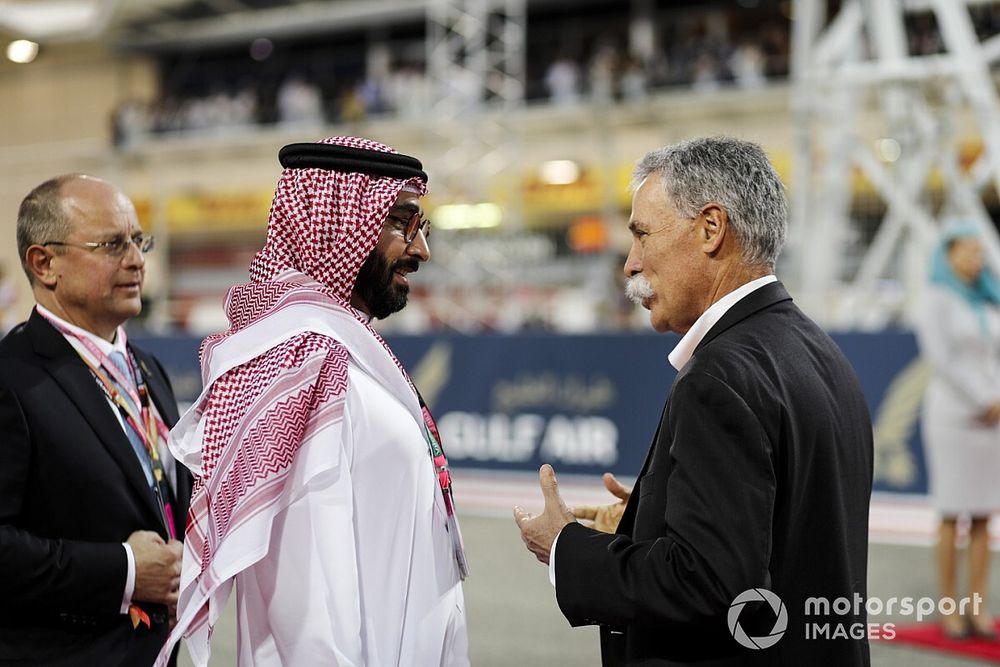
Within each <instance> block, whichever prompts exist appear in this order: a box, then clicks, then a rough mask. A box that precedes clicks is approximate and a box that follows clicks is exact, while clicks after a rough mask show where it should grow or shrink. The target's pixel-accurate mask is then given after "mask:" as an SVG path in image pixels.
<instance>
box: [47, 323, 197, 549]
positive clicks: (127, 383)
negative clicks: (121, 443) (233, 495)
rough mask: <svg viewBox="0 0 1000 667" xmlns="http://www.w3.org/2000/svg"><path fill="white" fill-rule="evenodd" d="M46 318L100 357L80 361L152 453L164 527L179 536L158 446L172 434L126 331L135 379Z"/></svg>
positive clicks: (121, 332)
mask: <svg viewBox="0 0 1000 667" xmlns="http://www.w3.org/2000/svg"><path fill="white" fill-rule="evenodd" d="M39 314H41V313H39ZM46 319H47V320H48V321H49V322H50V323H51V324H52V326H54V327H56V329H58V330H59V331H60V332H61V333H62V334H63V335H65V336H70V337H72V338H73V340H76V341H78V342H79V343H80V344H81V345H83V347H84V348H85V349H86V350H87V352H88V353H90V355H91V356H92V357H93V358H94V359H96V360H97V362H98V364H99V365H97V366H95V365H94V363H93V362H92V361H91V360H90V359H88V358H87V357H86V356H85V355H83V354H81V355H80V360H81V361H83V363H84V364H85V365H86V366H87V368H88V369H89V370H90V373H91V375H93V376H94V379H95V380H97V385H98V386H99V387H100V388H101V390H102V391H103V392H104V395H105V396H106V397H107V399H108V400H109V401H110V402H111V404H112V405H114V406H116V407H117V408H118V409H119V411H120V413H121V416H122V419H123V420H124V421H125V422H126V424H127V427H130V428H131V429H132V430H133V431H134V432H135V433H136V434H137V435H138V437H139V439H140V441H141V442H142V445H143V447H144V448H145V450H146V454H147V455H148V456H149V460H150V468H151V469H152V473H153V492H154V493H155V494H156V496H157V501H158V503H157V504H158V505H159V509H160V511H161V512H162V517H161V518H162V520H163V524H164V528H166V530H167V533H168V535H169V536H170V537H171V538H173V539H176V538H177V527H176V525H175V522H174V520H173V516H172V514H171V509H170V502H169V500H168V498H169V489H168V488H167V486H166V478H165V472H164V470H163V463H162V461H161V460H160V452H159V446H158V444H159V442H160V440H161V439H162V440H164V441H165V440H166V438H167V437H168V430H167V427H166V424H165V423H164V422H163V421H162V420H161V419H157V417H156V414H155V413H154V411H153V408H152V405H151V402H150V397H149V391H148V390H147V388H146V381H145V378H144V377H143V375H142V373H140V372H138V371H137V369H138V366H139V365H138V363H137V362H136V360H135V356H134V355H133V354H132V351H131V350H130V349H129V348H128V340H127V339H126V338H125V331H124V330H122V329H119V330H118V335H120V336H122V343H123V344H124V345H125V349H126V351H127V354H126V355H125V362H126V366H127V367H128V371H129V374H130V375H131V378H126V377H125V376H124V375H123V374H122V372H121V371H120V370H119V369H118V367H117V366H116V365H115V364H114V362H112V361H111V359H110V358H109V357H108V355H106V354H105V353H104V352H103V351H101V349H100V348H98V347H97V345H95V344H94V342H93V341H91V340H88V339H87V338H85V337H83V336H80V335H78V334H77V333H76V332H74V331H71V330H70V329H68V328H66V327H64V326H62V325H61V324H60V323H59V322H56V321H54V320H52V319H50V318H48V317H46ZM122 392H125V393H126V394H127V395H128V398H129V399H130V400H131V403H130V402H129V400H126V399H125V397H123V396H122ZM136 408H138V409H139V413H138V414H137V413H136V411H135V410H136Z"/></svg>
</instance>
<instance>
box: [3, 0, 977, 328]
mask: <svg viewBox="0 0 1000 667" xmlns="http://www.w3.org/2000/svg"><path fill="white" fill-rule="evenodd" d="M792 9H793V8H792V4H791V3H790V2H776V1H773V0H741V1H740V2H709V3H706V2H673V1H669V2H668V1H664V0H632V1H630V2H623V1H622V0H612V1H609V0H580V1H576V2H557V1H553V0H503V1H488V0H469V1H467V0H381V1H377V2H356V1H352V0H339V1H331V2H317V1H312V2H310V1H302V2H281V1H278V0H152V1H144V2H134V1H130V0H90V1H86V0H80V1H78V2H54V1H47V0H37V1H32V2H21V1H18V0H7V1H4V2H0V34H2V35H3V36H5V37H7V38H8V39H6V40H5V44H6V43H11V44H12V46H11V47H10V48H9V49H8V58H7V59H5V60H4V61H3V62H2V63H0V169H3V175H4V178H3V179H2V184H0V188H2V190H0V193H2V195H0V220H2V222H0V228H2V229H8V230H9V231H12V227H13V220H14V214H15V212H16V206H17V203H18V202H19V200H20V198H21V197H22V196H23V194H24V193H26V192H27V191H28V190H29V189H30V188H31V187H32V186H33V185H35V184H37V183H38V182H40V181H41V180H43V179H44V178H46V177H47V176H49V175H52V174H55V173H61V172H67V171H86V172H94V173H100V174H102V175H104V176H107V177H108V178H110V179H111V180H113V181H115V182H117V183H120V184H122V186H123V187H124V188H125V190H126V191H127V192H128V193H129V194H130V195H131V196H132V197H133V199H134V200H135V201H136V203H137V205H138V207H139V209H140V217H141V219H142V221H143V224H144V226H145V227H146V228H147V229H149V230H152V231H153V232H154V233H155V234H156V235H157V237H158V250H157V253H156V255H155V258H154V259H153V260H152V262H151V267H150V282H149V289H148V291H147V292H148V297H149V300H150V307H149V308H148V309H147V313H148V326H149V327H150V328H151V329H153V330H156V331H178V330H180V331H191V332H194V333H206V332H209V331H214V330H217V329H219V328H220V327H221V326H222V325H223V321H222V319H221V307H220V304H221V298H222V295H223V294H224V292H225V290H226V288H227V287H228V286H230V285H231V284H233V283H236V282H241V281H242V280H244V279H245V275H246V274H245V270H246V266H247V263H248V261H249V259H250V257H251V255H252V253H253V252H254V250H255V249H257V248H258V247H259V246H260V244H261V242H262V240H263V235H264V229H265V223H266V218H267V210H268V205H269V200H270V196H271V193H272V189H273V185H274V182H275V180H276V177H277V174H278V172H279V167H278V165H277V160H276V158H275V154H276V149H277V147H279V146H280V145H282V144H284V143H287V142H290V141H304V140H312V139H316V138H319V137H321V136H325V135H329V134H340V133H351V134H359V135H364V136H372V137H375V138H378V139H380V140H382V141H385V142H387V143H389V144H391V145H394V146H396V147H398V148H399V149H400V150H402V151H405V152H408V153H412V154H414V155H417V156H419V157H420V158H421V159H422V160H423V161H424V163H425V164H426V165H427V168H428V171H429V172H430V174H431V199H430V206H429V210H430V212H431V219H432V220H433V221H434V232H435V234H434V253H435V258H436V260H437V261H435V262H433V263H432V265H431V266H429V267H428V268H427V270H425V271H423V272H421V276H420V277H421V278H422V280H421V281H419V288H418V290H417V292H418V293H417V299H416V300H415V304H414V307H411V308H409V309H407V310H406V311H405V312H404V313H403V314H402V315H401V316H399V317H397V318H392V319H390V320H389V321H388V322H386V325H387V326H388V327H389V328H390V329H393V328H395V329H401V330H405V331H411V332H418V331H429V330H438V329H449V330H455V331H461V332H476V331H506V332H509V331H519V330H524V329H536V330H537V329H541V330H558V331H570V332H585V331H594V330H602V329H609V328H610V329H617V328H623V327H624V328H629V327H640V328H641V327H644V326H645V324H644V322H645V318H644V317H643V315H642V314H641V313H635V312H634V310H633V308H632V306H631V305H629V304H627V303H624V302H623V301H622V299H621V298H620V296H619V294H620V290H619V283H620V276H619V273H620V268H621V264H622V261H621V256H622V254H623V252H624V251H625V250H626V248H627V235H626V234H625V231H624V224H625V221H626V219H627V215H628V208H629V193H628V190H627V184H628V176H629V171H630V169H631V166H632V164H633V163H634V161H635V160H636V159H637V158H638V157H639V156H640V155H641V154H642V153H644V152H645V151H646V150H649V149H650V148H652V147H655V146H659V145H662V144H664V143H666V142H669V141H672V140H676V139H680V138H683V137H687V136H692V135H697V134H712V133H730V134H736V135H740V136H743V137H746V138H750V139H754V140H757V141H759V142H762V143H763V144H764V145H765V147H766V148H767V149H768V150H769V152H770V154H771V156H772V158H773V159H774V160H775V162H776V163H777V164H778V166H779V168H780V169H781V170H782V173H783V174H784V175H785V176H786V178H787V177H790V176H791V158H792V153H793V148H794V143H793V142H794V134H793V133H791V132H789V126H790V123H791V121H792V115H791V113H792V112H791V104H790V102H791V97H792V88H791V85H790V80H789V67H790V43H791V33H792V30H791V27H792V23H791V15H792ZM976 20H977V26H979V25H980V24H981V26H982V27H981V30H983V31H987V32H988V31H990V30H992V28H993V13H992V9H991V8H986V9H978V10H977V11H976ZM910 32H911V33H912V35H911V37H910V40H911V42H912V43H913V44H914V48H916V49H920V50H921V52H923V51H927V52H935V51H938V50H940V48H941V39H940V36H939V32H938V29H937V26H936V24H935V23H934V21H933V20H931V18H930V15H929V14H928V13H927V12H923V13H921V14H919V15H916V16H915V19H914V21H913V25H912V30H911V31H910ZM15 40H27V41H15ZM32 43H34V44H37V45H38V46H36V47H32V46H31V44H32ZM25 49H26V50H25ZM852 194H853V195H855V196H856V199H857V207H856V209H857V210H856V211H855V212H856V213H857V225H856V228H855V229H856V231H857V235H858V243H861V242H863V241H864V240H865V239H866V236H870V229H869V228H870V227H871V218H872V210H873V209H877V207H878V206H879V202H877V201H872V200H873V199H874V198H873V197H872V196H871V193H870V191H869V190H868V189H866V188H865V186H864V184H862V183H858V184H857V187H856V188H855V189H854V192H853V193H852ZM789 254H790V255H791V252H790V253H789ZM789 259H791V258H789ZM0 261H2V262H3V263H4V264H5V265H6V266H7V267H8V270H7V275H8V277H9V276H11V275H16V273H17V258H16V257H15V253H14V252H13V245H12V244H11V245H9V246H8V245H5V246H4V247H3V248H2V249H0ZM886 289H887V290H888V291H889V293H890V294H891V293H892V289H893V288H892V286H887V287H886ZM893 296H894V295H893ZM27 297H28V295H27V292H26V289H23V290H22V291H21V294H20V299H19V300H18V301H17V302H16V306H12V308H19V309H20V310H21V312H22V313H23V312H26V311H27V308H28V306H29V299H28V298H27Z"/></svg>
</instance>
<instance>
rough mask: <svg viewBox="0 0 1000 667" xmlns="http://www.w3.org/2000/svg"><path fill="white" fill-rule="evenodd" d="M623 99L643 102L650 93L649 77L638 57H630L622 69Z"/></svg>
mask: <svg viewBox="0 0 1000 667" xmlns="http://www.w3.org/2000/svg"><path fill="white" fill-rule="evenodd" d="M621 88H622V99H623V100H625V101H626V102H642V101H643V100H645V99H646V97H648V95H649V77H648V75H647V74H646V69H645V68H644V67H643V66H642V63H641V62H639V60H638V58H634V57H633V58H629V59H628V60H627V61H626V62H625V67H624V68H623V69H622V81H621Z"/></svg>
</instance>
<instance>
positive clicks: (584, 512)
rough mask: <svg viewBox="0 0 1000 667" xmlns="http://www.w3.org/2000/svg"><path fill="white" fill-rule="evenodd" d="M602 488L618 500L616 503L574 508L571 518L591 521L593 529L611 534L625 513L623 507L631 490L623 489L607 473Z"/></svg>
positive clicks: (612, 476) (622, 486) (620, 484)
mask: <svg viewBox="0 0 1000 667" xmlns="http://www.w3.org/2000/svg"><path fill="white" fill-rule="evenodd" d="M604 486H605V487H606V488H607V489H608V491H610V492H611V495H613V496H614V497H616V498H618V502H616V503H611V504H610V505H580V506H579V507H574V508H573V510H572V512H573V516H575V517H576V518H577V519H584V520H586V521H593V522H594V523H593V525H592V527H593V529H594V530H599V531H601V532H602V533H613V532H615V530H616V529H617V528H618V522H619V521H621V518H622V513H624V512H625V505H626V504H628V499H629V496H630V495H632V490H631V489H627V488H625V486H624V485H622V483H621V482H619V481H618V480H617V479H615V476H614V475H612V474H611V473H609V472H606V473H604Z"/></svg>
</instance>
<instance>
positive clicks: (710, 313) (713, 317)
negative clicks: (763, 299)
mask: <svg viewBox="0 0 1000 667" xmlns="http://www.w3.org/2000/svg"><path fill="white" fill-rule="evenodd" d="M777 280H778V278H777V276H775V275H774V274H773V273H772V274H770V275H767V276H764V277H763V278H757V279H756V280H751V281H750V282H748V283H746V284H744V285H741V286H739V287H737V288H736V289H734V290H733V291H732V292H730V293H729V294H727V295H725V296H724V297H722V298H721V299H719V300H718V301H716V302H715V303H713V304H712V305H711V306H709V308H708V310H706V311H705V312H704V313H702V314H701V317H699V318H698V319H697V320H695V322H694V324H693V325H692V326H691V328H690V329H688V331H687V333H686V334H684V337H683V338H681V340H680V342H679V343H677V346H676V347H674V349H673V351H672V352H671V353H670V354H669V355H668V356H667V359H668V360H669V361H670V365H671V366H673V367H674V368H676V369H677V370H680V369H682V368H684V365H685V364H686V363H687V362H688V361H689V360H690V359H691V356H692V355H693V354H694V350H695V348H696V347H698V344H699V343H700V342H701V340H702V339H703V338H704V337H705V334H707V333H708V332H709V331H711V330H712V327H714V326H715V325H716V324H717V323H718V321H719V320H721V319H722V316H723V315H725V314H726V311H728V310H729V309H730V308H732V307H733V306H734V305H736V303H737V302H738V301H740V299H742V298H743V297H745V296H746V295H747V294H750V293H751V292H753V291H755V290H758V289H760V288H761V287H763V286H764V285H767V284H769V283H773V282H776V281H777Z"/></svg>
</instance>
